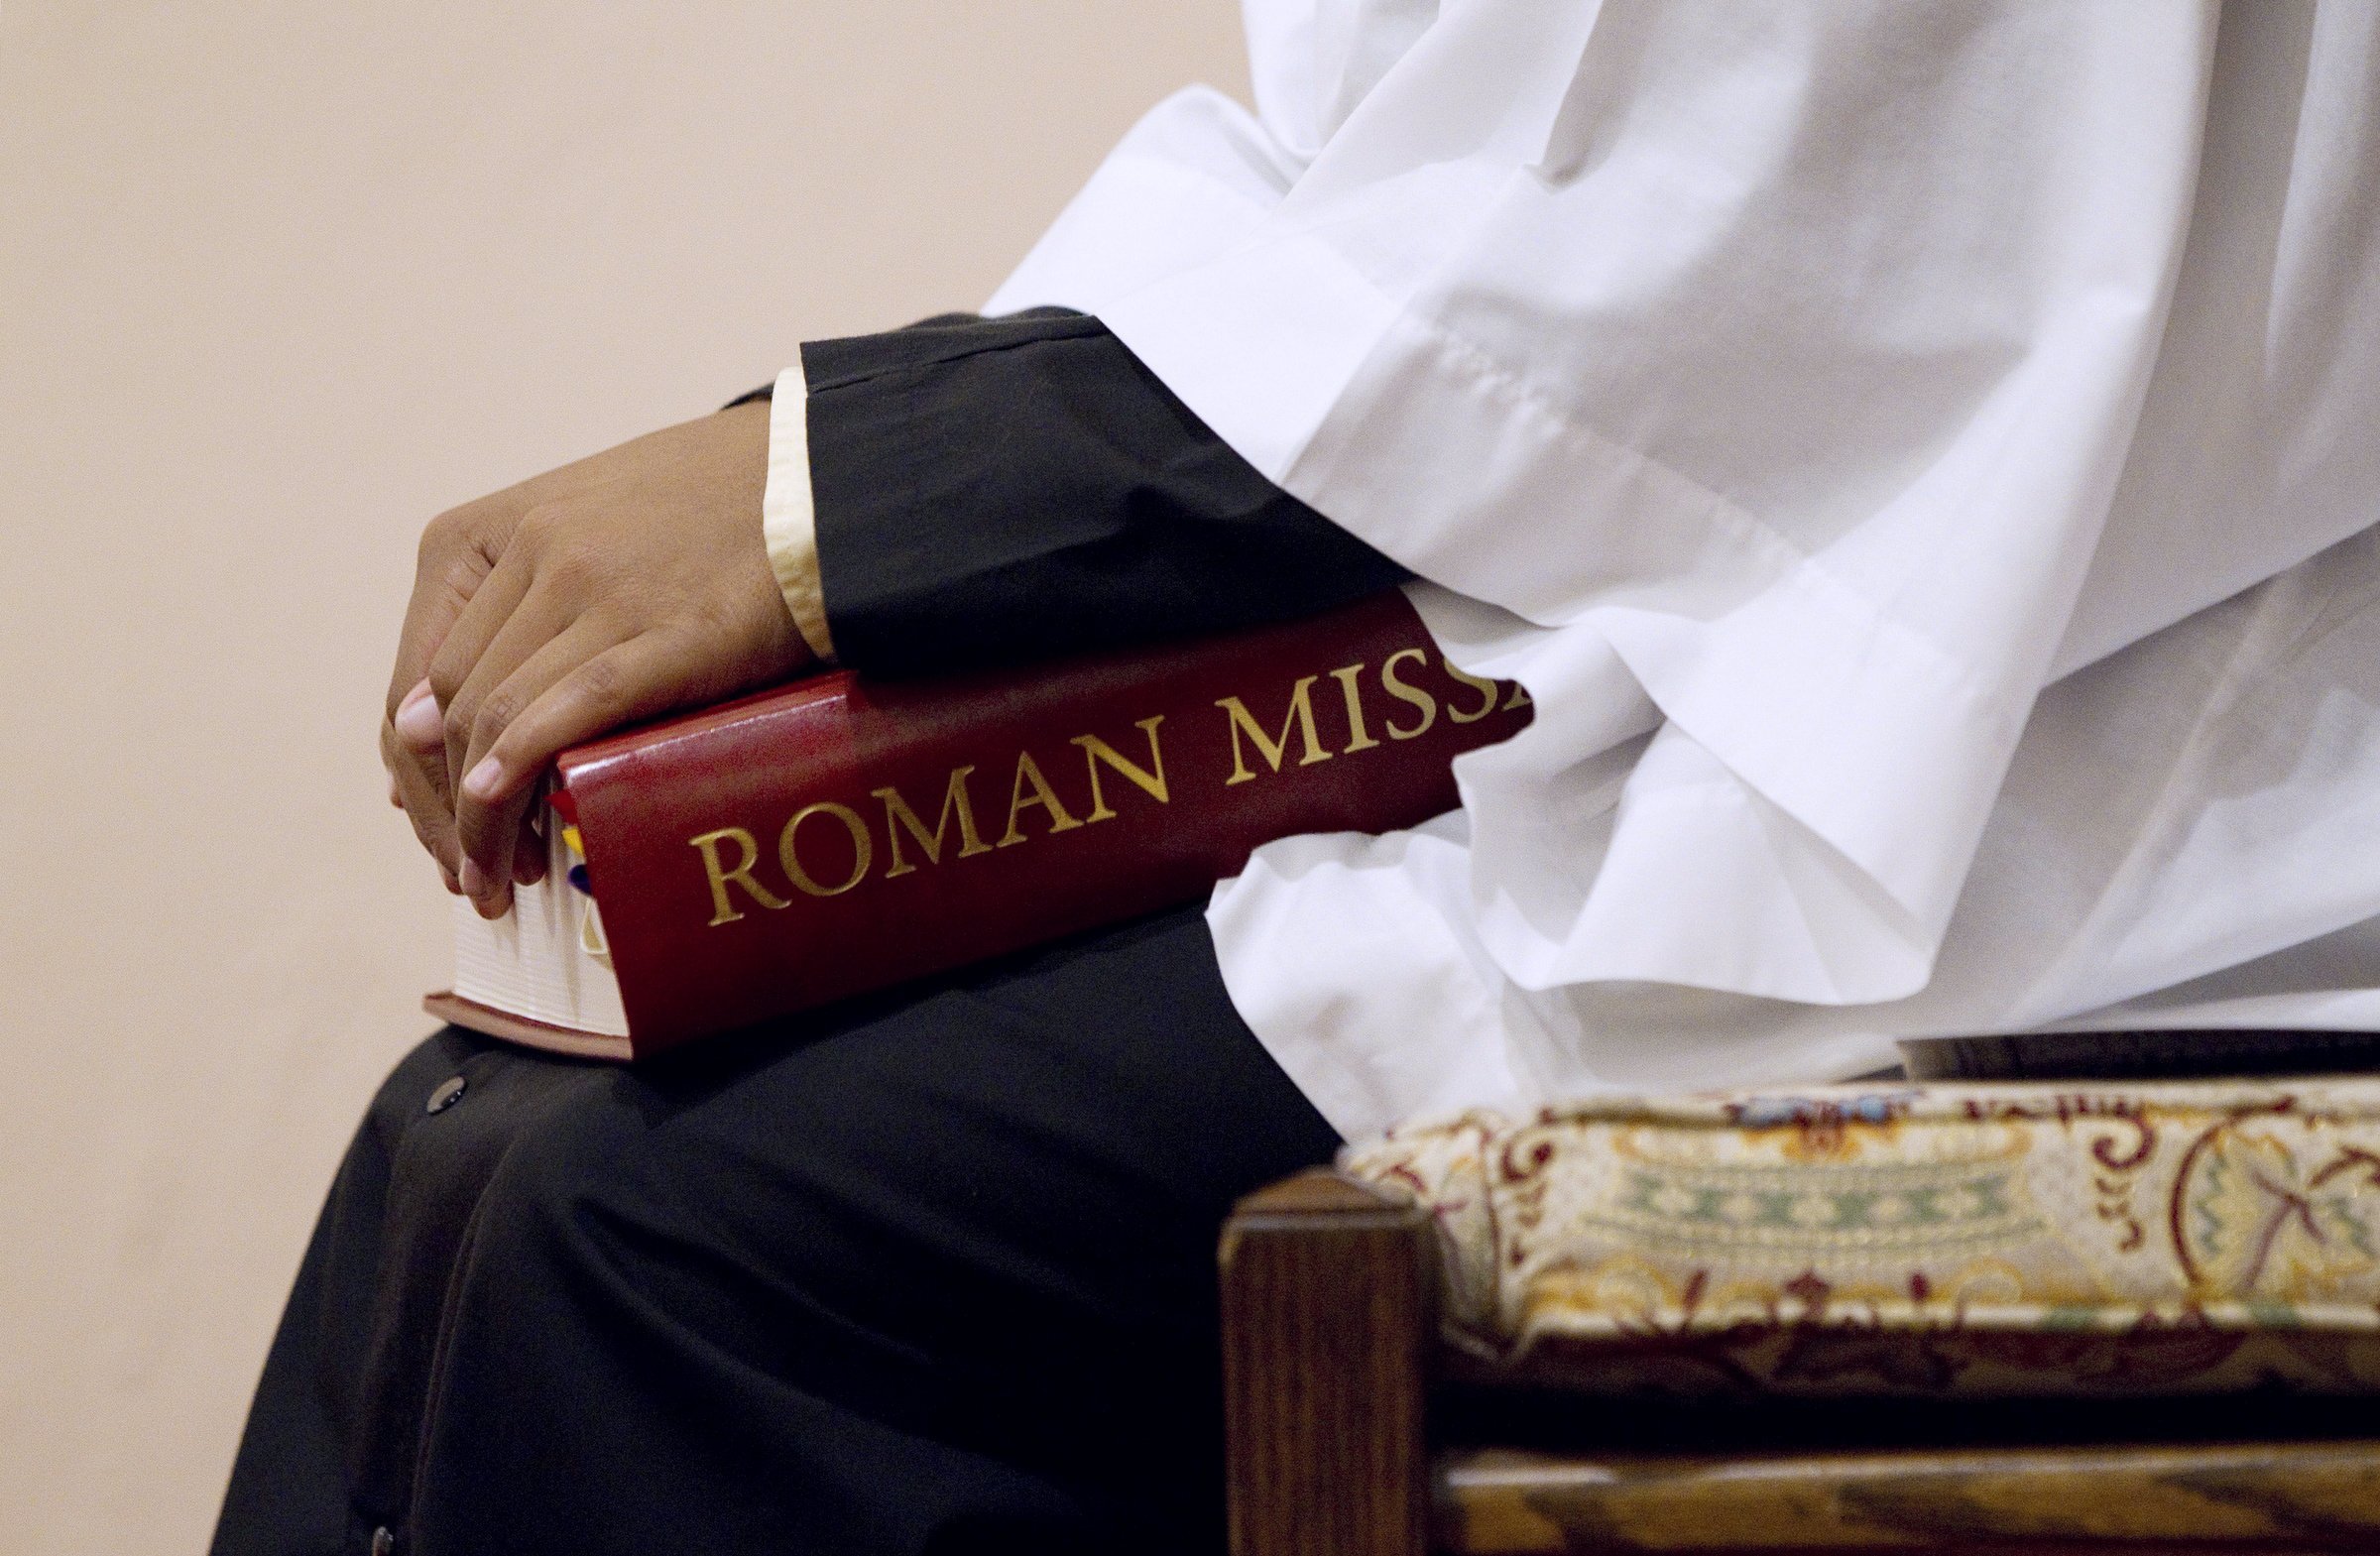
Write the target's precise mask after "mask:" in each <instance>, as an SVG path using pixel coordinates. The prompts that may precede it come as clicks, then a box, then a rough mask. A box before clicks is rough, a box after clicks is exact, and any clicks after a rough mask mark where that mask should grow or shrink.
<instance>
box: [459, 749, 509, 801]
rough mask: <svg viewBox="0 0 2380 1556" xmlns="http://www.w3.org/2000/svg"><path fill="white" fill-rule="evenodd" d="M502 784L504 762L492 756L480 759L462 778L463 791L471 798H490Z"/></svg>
mask: <svg viewBox="0 0 2380 1556" xmlns="http://www.w3.org/2000/svg"><path fill="white" fill-rule="evenodd" d="M503 786H504V764H503V763H501V762H499V761H497V760H496V759H495V758H494V757H486V758H483V759H481V761H480V764H479V766H478V767H475V768H473V769H472V770H471V772H470V773H469V774H468V775H467V776H466V777H465V778H463V792H464V793H466V794H468V795H470V796H471V797H472V798H473V799H481V800H484V799H492V798H494V797H495V794H496V791H497V790H498V789H500V788H502V787H503Z"/></svg>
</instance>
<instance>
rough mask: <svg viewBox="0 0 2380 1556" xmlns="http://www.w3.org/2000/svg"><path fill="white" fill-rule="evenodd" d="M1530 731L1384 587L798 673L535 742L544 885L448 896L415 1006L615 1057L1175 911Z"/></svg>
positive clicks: (1447, 778)
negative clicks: (505, 909) (980, 651)
mask: <svg viewBox="0 0 2380 1556" xmlns="http://www.w3.org/2000/svg"><path fill="white" fill-rule="evenodd" d="M1528 717H1529V712H1528V699H1527V696H1526V694H1525V693H1524V692H1522V690H1521V689H1520V688H1519V687H1518V686H1516V685H1511V684H1507V683H1498V682H1493V681H1487V680H1484V679H1481V678H1480V677H1478V676H1475V675H1470V674H1467V673H1465V672H1464V671H1462V670H1459V669H1457V668H1455V667H1454V666H1453V665H1451V664H1449V663H1447V662H1446V660H1445V659H1444V658H1443V657H1442V656H1441V655H1440V654H1439V653H1438V651H1437V649H1436V648H1435V646H1434V645H1433V644H1432V643H1431V641H1430V638H1429V636H1428V634H1427V633H1426V632H1425V631H1424V630H1423V628H1422V625H1421V622H1420V619H1419V618H1418V617H1417V616H1416V615H1415V614H1414V612H1413V609H1412V607H1411V606H1410V605H1409V604H1408V603H1407V602H1406V600H1405V598H1404V596H1403V595H1402V594H1400V593H1395V592H1390V593H1388V594H1384V595H1380V596H1377V597H1375V598H1373V599H1370V600H1366V601H1363V602H1360V603H1358V604H1356V605H1353V606H1350V607H1347V608H1345V609H1342V610H1339V611H1335V612H1332V613H1330V614H1328V615H1325V616H1320V617H1315V618H1312V619H1310V620H1307V621H1301V622H1294V623H1289V624H1286V625H1281V626H1274V627H1266V628H1259V629H1256V630H1253V631H1249V632H1244V633H1238V634H1233V635H1230V636H1226V637H1220V638H1211V639H1203V640H1199V641H1195V642H1187V643H1179V644H1172V645H1162V646H1158V647H1156V648H1152V649H1140V650H1135V651H1133V652H1131V653H1129V654H1115V655H1102V656H1096V657H1089V658H1078V659H1074V660H1068V661H1060V662H1057V663H1052V664H1044V665H1036V666H1033V667H1031V668H1029V669H1024V670H1011V671H1002V672H999V673H986V674H980V675H971V676H966V677H960V678H949V679H938V680H932V681H893V682H884V681H866V680H861V679H859V678H857V677H854V676H852V675H850V674H849V673H846V672H840V671H838V672H831V673H827V674H821V675H816V676H812V677H809V678H806V679H803V680H799V681H795V682H792V683H790V684H788V685H785V686H781V687H777V688H775V689H773V690H771V691H767V692H763V693H760V694H758V695H755V696H751V697H747V698H743V699H741V700H739V701H736V702H731V703H727V704H724V705H721V706H719V707H716V708H711V709H707V710H704V711H702V712H698V713H695V714H691V715H688V716H684V717H680V718H675V719H671V720H667V721H665V722H662V723H659V724H654V725H651V726H648V727H646V728H643V729H639V730H633V731H630V732H628V733H626V734H622V735H616V736H613V737H610V738H608V739H605V740H602V741H598V742H596V743H593V744H591V745H587V746H584V747H580V748H578V749H576V750H574V751H571V752H568V753H566V754H564V755H563V757H562V758H561V759H560V761H559V762H558V764H557V769H556V785H555V787H554V789H553V791H552V794H551V807H552V810H551V816H550V818H549V819H550V824H549V825H548V827H547V829H546V830H547V832H548V834H549V838H548V843H549V848H550V850H551V855H552V858H551V863H552V867H553V868H551V869H549V870H548V871H547V873H546V878H545V881H544V882H543V883H541V884H540V885H539V886H538V887H535V888H529V889H524V890H522V891H519V892H517V893H516V894H515V908H514V911H513V912H512V913H510V914H508V915H507V916H506V917H505V918H503V919H499V920H496V921H494V922H492V923H491V922H487V921H484V920H482V919H480V918H479V917H478V916H477V914H475V913H473V912H472V911H471V909H470V908H469V906H468V904H458V915H457V920H456V940H457V944H456V975H455V984H454V988H453V989H452V991H450V992H446V993H441V994H437V995H432V996H430V997H429V999H428V1001H427V1002H426V1004H427V1006H428V1008H429V1009H430V1010H431V1012H432V1014H435V1015H438V1016H441V1017H446V1018H448V1019H451V1020H454V1021H457V1022H458V1023H460V1024H463V1025H467V1026H472V1027H475V1028H477V1029H480V1030H483V1031H487V1032H490V1033H492V1034H494V1035H498V1036H503V1037H509V1038H512V1039H514V1040H518V1041H527V1042H533V1043H536V1044H538V1045H540V1046H545V1047H553V1048H561V1049H564V1050H567V1051H571V1052H578V1053H585V1054H593V1055H600V1056H605V1057H617V1058H630V1057H642V1056H645V1055H647V1054H651V1053H654V1052H658V1051H660V1050H662V1049H665V1048H668V1047H672V1046H675V1045H677V1044H679V1043H682V1042H685V1041H687V1040H689V1039H692V1038H695V1037H700V1036H703V1035H706V1034H709V1033H713V1032H719V1031H726V1030H731V1029H735V1028H740V1027H744V1026H749V1025H751V1024H753V1023H756V1022H759V1021H763V1020H766V1019H768V1018H770V1017H776V1016H782V1015H785V1014H788V1013H791V1012H794V1011H798V1010H803V1009H806V1008H809V1007H813V1006H818V1005H823V1004H826V1003H829V1002H831V1001H834V1000H838V999H843V998H848V997H850V996H854V995H859V994H864V993H868V992H871V991H874V990H878V989H882V988H886V987H889V986H891V985H893V984H897V983H901V982H904V981H906V980H909V979H912V978H918V977H922V976H926V975H929V974H933V973H938V972H943V971H947V970H949V969H951V968H955V967H961V966H966V965H969V964H972V963H975V962H979V961H982V960H984V959H986V958H989V957H995V956H999V955H1003V954H1006V953H1010V952H1015V951H1020V950H1024V949H1027V948H1029V947H1032V946H1035V945H1039V944H1042V943H1045V942H1048V941H1052V940H1056V939H1059V938H1062V937H1064V936H1066V935H1069V934H1074V933H1079V932H1081V931H1084V930H1088V929H1093V928H1097V927H1100V926H1102V925H1105V924H1109V923H1114V922H1117V921H1120V920H1122V919H1126V918H1130V917H1133V916H1136V915H1138V914H1141V913H1147V912H1152V911H1155V910H1157V909H1159V908H1163V907H1168V906H1173V905H1176V904H1178V903H1181V902H1185V901H1189V900H1193V899H1195V898H1199V897H1201V896H1203V895H1205V893H1206V892H1207V891H1208V890H1209V889H1210V888H1211V887H1212V886H1213V885H1214V883H1215V882H1216V881H1218V880H1221V879H1223V878H1224V877H1226V876H1229V875H1232V874H1234V873H1236V872H1237V871H1238V870H1239V869H1240V868H1241V866H1242V865H1243V864H1244V863H1245V862H1246V861H1247V858H1248V855H1249V852H1250V851H1251V850H1252V849H1254V848H1255V847H1257V846H1258V845H1260V844H1262V843H1265V842H1268V841H1270V840H1271V839H1273V838H1277V837H1285V836H1289V835H1291V834H1294V833H1301V832H1327V831H1348V830H1355V831H1367V832H1380V831H1387V830H1391V829H1394V828H1398V827H1405V826H1411V825H1414V824H1416V823H1418V822H1421V821H1423V820H1426V819H1428V818H1429V817H1431V816H1433V815H1436V814H1438V813H1440V812H1442V811H1445V810H1448V809H1451V808H1453V806H1454V805H1455V803H1456V792H1455V784H1454V778H1453V774H1452V771H1451V764H1452V763H1453V761H1454V759H1455V757H1457V756H1458V755H1460V754H1462V753H1463V752H1466V751H1470V750H1473V749H1475V748H1477V747H1480V746H1483V745H1487V744H1489V743H1492V742H1494V741H1498V740H1501V739H1504V738H1505V737H1507V736H1509V735H1510V734H1512V733H1513V732H1514V731H1515V730H1517V729H1519V728H1520V727H1521V725H1523V724H1524V723H1525V722H1526V721H1527V719H1528Z"/></svg>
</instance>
